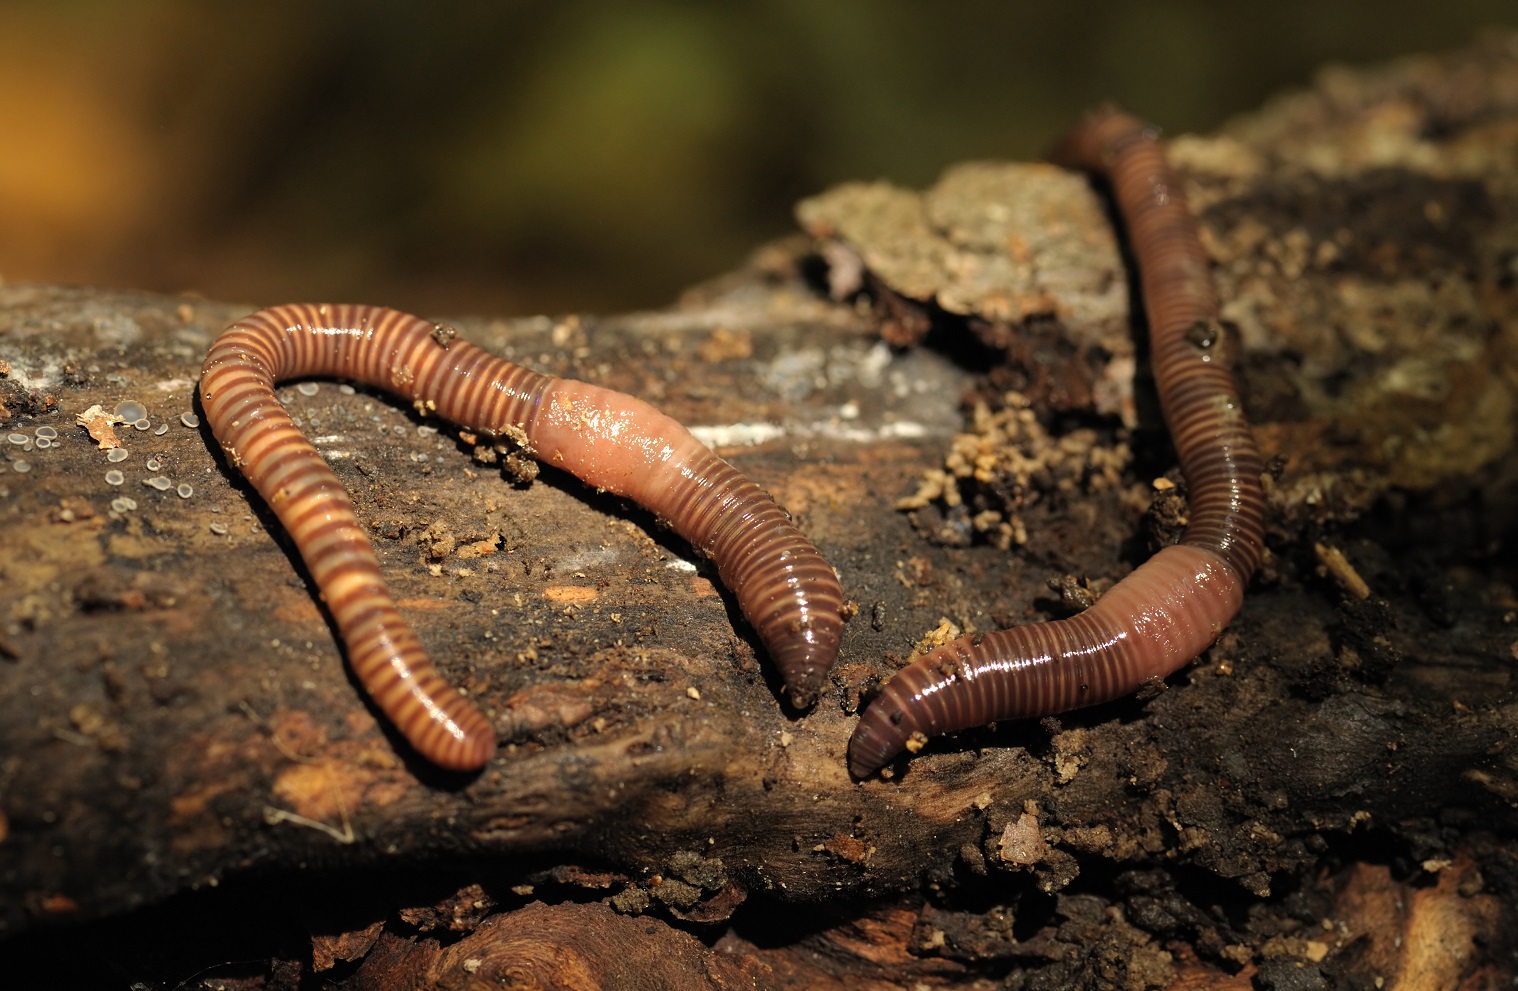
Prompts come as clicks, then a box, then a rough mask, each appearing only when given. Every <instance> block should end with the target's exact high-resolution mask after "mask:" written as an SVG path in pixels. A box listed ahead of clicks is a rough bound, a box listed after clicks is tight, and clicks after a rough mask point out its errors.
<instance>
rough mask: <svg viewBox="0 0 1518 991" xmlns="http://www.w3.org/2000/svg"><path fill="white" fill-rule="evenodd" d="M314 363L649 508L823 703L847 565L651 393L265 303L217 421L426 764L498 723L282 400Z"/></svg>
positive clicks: (382, 313)
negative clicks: (472, 699)
mask: <svg viewBox="0 0 1518 991" xmlns="http://www.w3.org/2000/svg"><path fill="white" fill-rule="evenodd" d="M315 376H323V377H333V378H340V379H347V380H350V381H354V382H361V383H364V384H366V385H371V386H374V387H376V388H380V389H384V390H386V391H387V392H391V393H393V394H395V395H398V396H401V397H403V398H405V399H406V400H408V401H410V402H411V403H413V404H415V405H416V407H417V408H418V409H421V410H426V411H428V412H431V413H435V414H436V415H438V416H440V417H442V418H444V419H446V420H449V421H452V422H453V423H456V424H459V425H461V426H463V427H465V428H467V429H469V430H473V431H478V432H482V433H487V434H491V435H494V436H497V437H509V438H511V439H513V440H515V441H517V442H519V443H521V444H522V445H523V446H524V447H525V448H527V449H528V450H529V452H530V453H532V454H534V455H535V456H536V457H537V458H539V459H540V460H542V461H544V462H545V463H548V464H552V465H555V466H557V467H560V468H564V469H566V470H568V471H569V472H571V473H572V474H574V475H576V476H578V477H579V478H580V479H581V480H583V481H584V482H585V483H586V484H588V485H591V486H595V487H596V488H598V489H603V490H606V491H609V492H612V493H615V494H617V495H620V496H625V497H628V498H631V499H632V500H634V501H635V502H637V503H639V504H641V505H642V506H644V507H646V508H648V509H650V510H652V511H653V512H654V513H656V514H657V515H658V516H660V517H661V518H662V519H664V520H665V521H666V522H668V523H669V524H670V526H671V527H672V528H673V529H674V530H675V531H676V532H677V533H679V534H680V535H681V536H682V537H684V538H685V539H686V540H688V541H689V542H690V543H691V544H692V545H693V546H694V547H695V548H696V549H697V550H698V551H700V552H701V553H702V554H704V555H706V556H707V557H709V558H710V559H711V560H712V562H713V563H714V564H715V565H716V567H717V572H718V575H719V577H720V578H721V580H722V582H723V584H725V585H726V586H727V587H728V588H729V589H731V590H732V592H733V594H734V596H735V597H736V598H737V600H738V605H739V608H740V609H741V610H742V612H743V614H744V616H745V617H746V618H747V619H748V621H749V622H750V623H751V624H752V625H753V627H754V631H755V632H756V633H757V634H758V636H759V639H760V641H761V642H762V643H763V644H764V647H765V650H766V651H768V653H769V655H770V657H771V659H772V660H773V661H774V662H775V665H776V667H777V668H778V669H779V671H780V674H781V676H782V677H783V678H784V680H785V686H786V690H787V692H788V693H789V694H790V696H791V698H792V701H793V702H794V703H795V704H796V705H797V706H798V707H806V706H809V705H811V704H812V702H814V701H815V699H816V695H817V693H818V691H819V690H820V689H821V687H822V685H823V683H824V680H825V678H826V676H827V673H828V671H829V669H830V668H831V667H832V664H833V661H834V659H835V658H836V657H837V654H838V645H839V641H840V639H841V637H842V626H843V595H842V592H841V590H840V588H839V585H838V578H837V576H836V575H835V574H834V572H833V569H832V567H831V566H829V565H828V563H827V562H826V561H825V560H824V559H823V557H822V555H821V554H820V553H819V552H818V551H817V549H816V548H815V547H814V546H812V544H811V543H810V542H809V541H808V540H807V539H806V538H805V537H803V536H802V535H801V533H800V532H799V531H798V530H797V529H796V528H795V526H793V525H792V524H791V522H790V519H789V517H788V516H787V515H786V514H785V512H784V510H782V509H781V508H780V507H779V506H778V505H776V504H775V502H774V500H773V499H771V498H770V497H769V496H768V495H767V494H766V493H765V492H764V491H763V490H762V489H760V488H759V486H758V485H756V484H755V483H754V482H752V481H750V480H749V479H748V478H746V477H745V476H743V475H742V474H741V473H740V472H738V470H737V469H735V468H733V467H732V466H731V465H729V464H728V463H727V462H726V461H724V460H722V459H721V458H719V457H718V456H717V455H716V454H714V453H713V452H712V451H710V450H709V449H707V448H706V447H705V446H703V445H702V444H701V443H700V442H699V441H697V440H696V439H695V438H694V437H692V436H691V434H690V432H689V431H687V430H686V429H685V428H684V427H682V426H681V425H680V424H678V423H677V422H675V421H674V420H672V419H671V418H669V417H668V416H665V415H664V414H662V413H660V412H659V411H658V410H656V409H654V408H653V407H652V406H650V405H648V404H647V403H645V402H643V401H642V400H639V399H636V398H634V397H632V396H629V395H626V394H624V393H620V392H614V391H612V390H610V389H605V388H601V387H599V386H594V385H589V384H587V383H584V382H577V381H574V380H571V379H560V378H555V377H553V376H549V375H542V374H539V373H537V372H534V371H530V370H529V369H526V368H522V367H521V366H519V365H514V364H512V363H510V362H508V361H505V360H504V359H502V358H498V357H496V356H494V355H492V354H489V353H487V352H486V351H484V350H482V349H480V348H478V347H476V346H474V345H472V344H470V343H468V342H467V341H462V340H458V339H456V337H455V333H454V331H453V330H452V328H450V327H447V326H446V325H440V324H434V323H432V322H430V321H427V320H423V319H421V318H420V317H415V316H412V315H410V314H408V313H401V312H399V311H397V310H390V309H385V308H382V307H377V306H357V305H322V304H309V305H289V306H276V307H272V308H269V309H266V310H260V311H259V312H257V313H254V314H252V315H250V316H247V317H244V318H243V319H241V320H239V321H237V322H236V323H234V324H232V325H231V326H230V327H228V328H227V330H226V331H225V332H224V333H223V334H222V335H221V337H219V338H218V339H217V340H216V342H215V343H214V344H213V345H212V346H211V350H210V352H209V353H208V354H207V355H206V360H205V367H204V369H203V370H202V374H201V379H200V395H201V401H202V404H203V405H204V408H205V414H206V419H207V421H208V422H209V424H210V426H211V431H212V433H214V434H215V436H216V439H217V440H218V441H219V442H220V444H221V446H222V449H223V450H224V451H225V452H226V454H227V460H228V462H229V463H230V464H232V465H233V466H235V467H236V468H238V469H239V470H240V471H241V472H242V473H243V474H244V475H245V476H246V477H247V479H248V481H249V482H251V483H252V485H253V487H254V488H255V489H257V490H258V493H259V495H260V496H262V497H263V499H264V501H265V502H266V503H267V504H268V505H269V507H270V508H271V509H272V510H273V511H274V513H275V515H276V516H278V517H279V521H280V523H281V524H283V526H284V527H285V529H286V531H287V532H288V533H289V534H290V536H291V538H292V540H293V541H294V543H295V546H296V548H297V549H298V550H299V551H300V555H301V558H302V559H303V560H304V561H305V563H306V567H307V568H308V569H309V570H310V572H311V577H312V579H313V580H314V581H315V582H316V585H317V588H318V589H319V590H320V592H321V596H322V599H323V600H324V601H325V602H326V605H327V609H328V610H329V611H330V613H331V615H332V618H333V620H334V621H335V622H336V623H337V626H338V630H339V633H340V635H341V637H342V640H343V643H344V646H345V647H346V649H347V653H348V661H349V663H350V664H351V665H352V668H353V671H354V674H355V675H356V676H357V677H358V679H359V682H360V683H361V684H362V685H363V686H364V689H365V690H366V691H367V692H368V693H369V695H370V697H371V698H373V700H374V702H375V704H376V705H377V706H378V707H379V708H380V710H381V711H382V712H384V713H385V715H386V716H387V717H388V718H389V719H390V720H391V721H392V722H393V723H394V724H395V726H396V728H397V729H399V730H400V732H401V733H402V734H403V735H404V736H405V737H406V739H407V740H408V741H410V743H411V745H412V746H413V747H415V748H416V750H417V752H418V753H420V754H421V755H422V756H424V757H426V758H427V759H428V760H430V761H432V762H433V763H435V764H437V765H439V766H441V767H445V768H449V769H454V770H471V769H475V768H478V767H481V766H483V765H484V764H485V762H486V761H487V760H489V759H490V756H491V754H492V753H494V751H495V733H494V730H493V729H492V727H491V725H490V722H489V720H487V719H486V718H485V716H484V715H483V714H482V713H481V712H480V711H479V710H478V709H477V708H476V707H475V706H474V705H472V704H471V703H469V702H468V701H466V700H465V699H464V698H463V697H462V696H461V695H459V693H458V692H456V691H454V689H453V688H451V687H450V686H449V685H448V684H447V682H445V681H444V680H443V677H442V675H441V674H439V673H438V670H437V668H436V666H435V665H434V664H433V663H432V661H431V659H430V658H429V657H428V656H427V653H426V651H425V650H423V648H422V646H421V643H420V641H419V640H418V639H417V637H416V634H415V633H413V632H412V630H411V628H410V627H409V626H408V625H407V624H406V622H405V621H404V620H403V619H402V618H401V616H400V613H399V612H398V611H397V609H396V607H395V603H394V601H393V600H392V599H391V597H390V594H389V592H388V591H387V590H386V587H385V583H384V579H383V577H382V576H381V574H380V568H379V560H378V558H377V557H376V556H375V553H374V548H373V546H372V545H371V544H370V542H369V538H368V537H367V536H366V535H365V533H364V531H363V529H362V528H361V527H360V526H359V524H358V520H357V518H356V517H355V515H354V511H353V504H352V502H351V501H350V499H349V498H348V494H347V492H346V491H344V489H343V487H342V483H341V482H339V481H338V479H337V476H336V475H334V474H333V473H332V470H331V469H330V468H328V467H327V464H326V462H325V461H324V460H323V459H322V457H321V455H320V454H319V453H318V452H317V450H316V448H315V447H313V446H312V445H311V443H310V441H308V440H307V439H306V437H305V435H304V434H302V433H301V431H300V428H299V427H297V426H296V425H295V423H294V421H293V420H291V419H290V416H289V415H288V414H287V413H286V412H285V411H284V408H283V407H282V406H281V405H280V403H279V401H278V400H277V399H276V398H275V396H274V384H275V383H276V382H278V381H281V380H284V379H289V378H299V377H315Z"/></svg>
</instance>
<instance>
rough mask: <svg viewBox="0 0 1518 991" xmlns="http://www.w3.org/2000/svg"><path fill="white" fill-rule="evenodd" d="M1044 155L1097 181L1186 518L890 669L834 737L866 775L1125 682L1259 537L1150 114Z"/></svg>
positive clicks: (1245, 431) (1172, 642) (1194, 244)
mask: <svg viewBox="0 0 1518 991" xmlns="http://www.w3.org/2000/svg"><path fill="white" fill-rule="evenodd" d="M1053 158H1054V160H1055V161H1057V162H1060V163H1062V164H1066V165H1070V166H1072V167H1075V168H1079V169H1083V170H1087V171H1090V172H1093V173H1096V174H1098V175H1100V176H1102V177H1104V178H1105V179H1106V180H1107V181H1108V182H1109V183H1110V184H1111V187H1112V192H1113V196H1114V199H1115V200H1116V202H1117V206H1118V211H1119V213H1120V214H1121V216H1122V219H1123V222H1124V224H1125V226H1126V227H1127V231H1128V238H1129V242H1130V243H1131V244H1132V246H1133V253H1134V258H1135V261H1136V263H1137V266H1138V270H1139V281H1140V288H1141V291H1142V294H1143V298H1144V305H1145V310H1146V312H1147V315H1148V321H1149V346H1150V357H1151V361H1152V364H1153V369H1154V379H1155V387H1156V391H1157V392H1158V394H1159V399H1160V406H1161V408H1162V411H1163V413H1164V418H1165V423H1166V425H1167V426H1168V427H1169V429H1170V435H1171V438H1172V440H1173V442H1174V445H1175V451H1176V455H1177V457H1178V459H1179V460H1180V464H1181V471H1182V473H1183V474H1184V475H1185V477H1186V484H1187V488H1188V496H1189V500H1190V521H1189V524H1188V525H1187V527H1186V531H1185V533H1184V535H1183V536H1182V537H1181V540H1180V542H1179V543H1178V544H1174V545H1171V546H1168V547H1165V548H1163V549H1161V550H1160V551H1159V553H1157V554H1155V555H1154V557H1152V558H1150V559H1149V560H1148V561H1146V562H1145V563H1144V564H1142V565H1140V566H1139V567H1138V568H1136V569H1135V570H1134V571H1133V572H1132V573H1131V574H1129V575H1128V576H1127V577H1126V578H1124V579H1123V580H1122V581H1120V582H1118V583H1117V585H1115V586H1114V587H1113V588H1112V590H1111V591H1109V592H1108V593H1107V594H1106V595H1104V596H1102V597H1101V599H1099V600H1098V601H1097V602H1096V604H1095V605H1093V606H1092V607H1091V608H1090V609H1088V610H1086V611H1085V612H1083V613H1080V614H1079V615H1076V616H1072V617H1070V618H1068V619H1062V620H1056V621H1053V622H1048V623H1036V624H1031V625H1028V626H1019V627H1014V628H1013V629H1010V630H1002V631H999V632H996V633H990V634H987V635H985V636H971V637H964V638H961V639H959V640H956V641H954V642H953V643H950V644H945V645H943V646H941V647H938V648H936V649H934V650H932V651H931V652H929V653H927V654H925V655H923V656H922V657H919V658H917V659H916V660H914V661H913V662H912V663H910V664H908V665H907V666H906V667H905V668H903V669H902V670H901V671H899V672H897V674H896V675H895V676H894V677H892V678H891V680H890V681H889V682H887V683H886V685H885V687H884V688H883V689H882V691H881V693H880V695H879V696H878V697H877V698H875V699H874V700H873V701H872V702H871V703H870V705H869V707H868V708H867V709H866V710H865V712H864V715H863V716H861V717H860V720H859V724H858V726H856V727H855V729H854V735H853V737H852V738H851V739H850V740H849V770H850V771H851V772H852V773H853V774H854V775H855V776H856V777H860V778H863V777H867V776H868V775H870V774H872V773H874V772H875V771H877V770H879V769H880V768H882V767H884V766H885V765H886V763H887V762H889V761H890V760H891V759H892V758H894V757H895V756H896V755H897V754H899V753H900V752H901V751H902V750H904V749H909V750H913V751H915V750H918V749H921V746H922V744H923V743H924V742H925V741H926V739H927V738H928V737H929V736H932V735H936V734H939V733H947V732H952V731H954V730H961V729H967V728H969V727H972V726H981V725H984V724H986V723H990V722H995V721H998V720H1007V719H1019V718H1025V717H1030V716H1039V715H1046V714H1049V713H1054V712H1063V711H1065V710H1067V709H1075V708H1079V707H1081V706H1087V705H1095V704H1097V703H1100V702H1105V701H1108V700H1110V699H1113V698H1117V697H1118V696H1121V695H1125V694H1128V693H1130V692H1133V691H1134V690H1136V689H1137V688H1139V687H1140V686H1141V685H1143V684H1144V683H1145V682H1148V681H1150V680H1151V679H1159V678H1163V677H1165V676H1166V675H1168V674H1170V673H1172V672H1173V671H1176V670H1177V669H1179V668H1180V667H1181V666H1183V665H1185V664H1187V663H1189V662H1190V661H1191V660H1193V659H1194V658H1195V657H1196V656H1197V655H1198V654H1200V653H1201V652H1202V651H1203V650H1205V649H1207V647H1208V646H1209V645H1210V644H1211V643H1212V642H1213V640H1215V639H1216V638H1217V636H1218V634H1219V633H1220V632H1222V629H1223V627H1224V626H1226V625H1227V624H1228V622H1229V621H1230V620H1231V619H1232V618H1233V616H1234V614H1235V613H1236V612H1237V611H1238V609H1239V605H1240V603H1241V602H1242V600H1243V595H1244V587H1245V585H1247V584H1248V582H1249V578H1250V576H1251V575H1252V574H1254V570H1255V567H1256V566H1257V565H1258V564H1259V562H1260V555H1261V553H1262V547H1263V540H1264V523H1263V512H1264V493H1263V490H1262V488H1261V484H1260V472H1261V462H1260V456H1259V453H1258V452H1257V451H1256V449H1255V445H1254V439H1253V437H1251V435H1250V432H1249V424H1248V423H1246V422H1245V419H1244V414H1243V411H1242V409H1241V408H1240V403H1239V391H1238V387H1237V386H1236V385H1235V383H1234V378H1233V370H1232V368H1231V367H1230V361H1229V357H1228V352H1229V349H1228V348H1227V347H1226V346H1225V345H1224V340H1223V338H1224V331H1223V328H1222V327H1221V325H1220V323H1219V320H1218V301H1217V295H1216V293H1215V291H1214V290H1213V287H1212V279H1211V275H1210V273H1209V270H1208V260H1207V255H1206V252H1204V251H1203V249H1202V244H1201V240H1200V239H1199V237H1198V235H1197V226H1196V221H1195V219H1194V218H1193V217H1192V215H1191V212H1190V210H1189V209H1188V208H1187V206H1186V202H1185V199H1184V197H1183V195H1182V191H1181V183H1180V180H1179V178H1178V177H1177V176H1176V174H1175V173H1174V172H1173V171H1172V170H1171V168H1170V166H1169V164H1168V163H1167V162H1166V160H1165V154H1164V150H1163V149H1162V147H1161V145H1160V142H1159V139H1158V136H1157V134H1156V132H1155V131H1154V129H1153V128H1150V127H1148V126H1146V125H1145V124H1143V123H1142V122H1140V121H1138V120H1136V119H1135V118H1133V117H1130V116H1127V115H1126V114H1122V113H1118V112H1116V111H1111V110H1109V111H1103V112H1099V113H1097V114H1094V115H1092V116H1091V117H1090V118H1089V119H1088V120H1086V121H1085V122H1084V123H1083V124H1081V125H1080V126H1079V127H1077V128H1076V129H1075V130H1074V131H1073V132H1072V133H1071V134H1070V135H1069V136H1068V137H1067V138H1065V140H1064V141H1063V142H1062V143H1061V145H1060V146H1059V148H1058V149H1057V150H1056V152H1055V154H1054V156H1053Z"/></svg>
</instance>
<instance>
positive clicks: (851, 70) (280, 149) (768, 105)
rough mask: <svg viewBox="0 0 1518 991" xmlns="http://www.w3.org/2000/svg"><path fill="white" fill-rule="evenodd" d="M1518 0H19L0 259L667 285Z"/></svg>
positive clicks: (1189, 120)
mask: <svg viewBox="0 0 1518 991" xmlns="http://www.w3.org/2000/svg"><path fill="white" fill-rule="evenodd" d="M1495 25H1508V26H1518V0H1439V2H1437V3H1429V2H1427V0H1379V2H1369V0H1366V2H1348V0H1346V2H1337V3H1336V2H1333V0H1275V2H1272V3H1268V4H1242V3H1221V2H1210V0H1153V2H1118V0H1087V2H1080V0H1069V2H1065V3H1060V4H1055V3H1010V2H1004V3H997V2H990V0H963V2H939V3H931V2H926V0H917V2H909V0H733V2H727V3H718V2H708V3H701V2H694V0H687V2H679V0H654V2H643V3H620V4H619V3H610V2H595V0H561V2H557V3H520V2H515V3H514V2H500V3H473V4H469V3H438V4H425V5H424V4H419V3H402V2H397V0H389V2H386V0H377V2H371V3H366V4H361V3H338V2H317V0H299V2H297V0H274V2H256V3H228V2H210V0H132V2H127V3H122V2H118V0H93V2H87V0H58V2H14V0H11V2H0V220H3V222H0V278H3V279H5V280H8V281H20V280H51V281H65V282H76V283H90V284H95V285H105V286H129V287H140V288H147V289H155V290H163V291H195V292H199V293H203V294H205V295H207V296H211V297H215V298H220V299H229V300H238V301H246V302H249V303H258V304H267V303H274V302H282V301H286V300H293V299H346V300H355V301H366V302H377V303H390V304H394V305H399V306H404V307H409V308H413V309H417V310H420V311H422V312H425V313H431V314H444V313H447V314H461V313H468V312H476V313H479V312H483V313H496V314H517V313H528V312H538V311H548V312H558V311H566V310H571V309H575V310H591V311H618V310H626V309H631V308H637V307H645V306H657V305H660V304H663V303H665V302H668V301H669V300H670V299H672V298H673V297H674V295H675V294H676V293H677V292H678V291H679V290H680V289H681V288H682V287H684V286H687V285H689V284H691V283H692V282H695V281H697V280H700V279H702V278H706V277H708V276H711V275H715V274H718V273H720V272H723V271H725V270H727V269H729V268H731V267H732V266H733V265H735V264H737V263H738V262H739V261H741V260H742V258H743V257H744V256H745V255H747V253H748V252H749V251H750V250H752V249H753V248H754V247H756V246H757V245H759V244H760V243H762V242H763V241H764V240H766V239H768V238H770V237H773V236H775V235H778V234H781V233H784V232H787V231H789V230H792V229H793V224H792V221H791V205H792V203H793V202H794V201H795V200H796V199H798V198H799V197H802V196H804V195H807V194H809V193H812V192H815V191H818V190H820V189H822V188H824V187H826V186H828V185H830V184H832V183H836V182H839V181H842V180H845V179H874V178H881V177H884V178H889V179H892V180H895V181H897V182H899V183H903V184H907V185H912V186H921V185H924V184H926V183H929V182H931V181H932V180H933V178H934V177H935V176H936V175H937V174H938V172H939V171H940V170H941V169H942V168H943V167H944V166H946V165H948V164H949V163H952V162H955V161H958V160H962V159H966V158H1021V159H1026V158H1030V157H1034V156H1036V155H1037V154H1038V153H1039V152H1040V150H1041V149H1042V148H1043V147H1045V146H1046V145H1047V144H1048V143H1049V142H1050V141H1051V140H1052V139H1053V138H1054V137H1055V136H1056V135H1057V134H1058V133H1059V132H1060V131H1061V130H1063V129H1064V128H1065V127H1067V126H1069V125H1070V124H1071V123H1072V122H1073V121H1074V120H1075V119H1076V118H1077V116H1078V114H1079V113H1080V112H1081V111H1082V110H1083V109H1084V108H1086V107H1089V106H1091V105H1093V104H1095V103H1097V102H1099V101H1102V100H1107V99H1112V100H1116V101H1118V102H1120V103H1122V104H1123V105H1124V106H1126V107H1128V108H1129V109H1132V110H1134V111H1135V112H1138V113H1140V114H1142V115H1144V116H1147V117H1149V118H1151V119H1153V120H1155V121H1156V122H1157V123H1160V124H1162V125H1163V126H1164V127H1165V128H1166V129H1167V130H1169V131H1170V132H1172V133H1174V132H1180V131H1196V130H1206V129H1209V128H1212V127H1215V126H1216V125H1218V124H1219V123H1220V122H1221V121H1223V120H1224V119H1225V118H1227V117H1228V116H1230V115H1232V114H1236V113H1240V112H1245V111H1249V110H1253V109H1255V108H1256V107H1257V106H1258V105H1259V104H1260V103H1261V102H1262V101H1263V100H1264V99H1265V98H1266V97H1268V96H1269V95H1270V94H1272V93H1274V92H1278V91H1280V90H1282V89H1284V88H1288V87H1297V86H1302V85H1305V84H1307V83H1309V82H1310V81H1311V78H1312V75H1313V72H1314V70H1315V69H1317V68H1318V67H1320V66H1321V65H1323V64H1325V63H1327V62H1350V63H1367V62H1375V61H1379V60H1383V59H1386V58H1389V57H1392V56H1395V55H1399V54H1403V53H1410V52H1426V51H1439V50H1444V49H1449V48H1453V47H1458V46H1460V45H1463V44H1465V43H1467V42H1469V41H1470V40H1472V39H1473V38H1474V37H1475V35H1476V33H1477V31H1478V30H1479V29H1480V28H1481V27H1483V26H1495Z"/></svg>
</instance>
